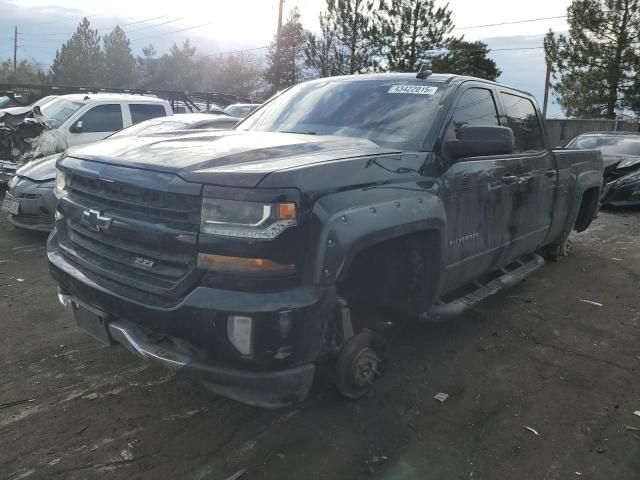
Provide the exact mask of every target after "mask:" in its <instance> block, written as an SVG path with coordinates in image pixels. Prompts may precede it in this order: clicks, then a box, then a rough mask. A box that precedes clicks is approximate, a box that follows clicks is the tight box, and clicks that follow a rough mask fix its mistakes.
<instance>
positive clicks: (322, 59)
mask: <svg viewBox="0 0 640 480" xmlns="http://www.w3.org/2000/svg"><path fill="white" fill-rule="evenodd" d="M304 53H305V64H306V65H307V67H309V68H310V69H311V70H312V71H313V73H314V74H315V76H317V77H321V78H322V77H331V76H335V75H344V74H345V73H346V72H347V71H348V65H347V60H346V58H345V57H346V55H345V53H344V48H341V46H340V44H339V42H338V38H337V36H336V32H335V30H334V29H333V28H332V26H331V23H330V19H329V17H328V15H327V14H326V13H323V14H321V15H320V34H319V35H317V34H315V33H313V32H307V46H306V47H305V51H304Z"/></svg>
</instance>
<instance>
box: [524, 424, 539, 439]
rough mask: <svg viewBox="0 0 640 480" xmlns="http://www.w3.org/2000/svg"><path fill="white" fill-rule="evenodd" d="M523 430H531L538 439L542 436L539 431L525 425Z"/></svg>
mask: <svg viewBox="0 0 640 480" xmlns="http://www.w3.org/2000/svg"><path fill="white" fill-rule="evenodd" d="M522 428H524V429H525V430H529V431H530V432H531V433H533V434H534V435H535V436H536V437H539V436H540V434H539V433H538V431H537V430H536V429H535V428H532V427H529V426H527V425H523V426H522Z"/></svg>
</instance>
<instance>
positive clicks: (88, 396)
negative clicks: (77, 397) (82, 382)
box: [82, 393, 98, 400]
mask: <svg viewBox="0 0 640 480" xmlns="http://www.w3.org/2000/svg"><path fill="white" fill-rule="evenodd" d="M82 398H86V399H87V400H95V399H96V398H98V394H97V393H90V394H89V395H84V396H83V397H82Z"/></svg>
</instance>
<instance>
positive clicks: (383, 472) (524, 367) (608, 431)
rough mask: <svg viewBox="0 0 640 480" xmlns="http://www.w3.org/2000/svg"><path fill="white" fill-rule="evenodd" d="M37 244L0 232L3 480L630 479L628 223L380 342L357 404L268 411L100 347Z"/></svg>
mask: <svg viewBox="0 0 640 480" xmlns="http://www.w3.org/2000/svg"><path fill="white" fill-rule="evenodd" d="M45 240H46V238H45V237H44V236H42V235H37V234H31V233H28V232H22V231H18V230H15V229H13V228H12V227H11V226H10V225H9V224H8V223H7V222H6V220H5V219H4V218H3V219H2V220H0V324H1V325H2V329H3V335H2V336H1V337H0V365H2V369H3V373H2V375H1V376H0V478H3V479H4V478H7V479H14V480H18V479H25V478H29V479H36V478H37V479H40V478H46V479H57V478H70V479H93V478H110V479H111V478H126V479H131V478H144V479H147V478H148V479H158V478H171V479H176V478H180V479H216V480H218V479H220V480H230V479H234V480H238V479H241V480H250V479H263V478H264V479H331V480H335V479H360V478H379V479H389V480H391V479H393V480H401V479H504V480H513V479H540V480H552V479H558V480H560V479H562V480H564V479H574V478H575V479H578V478H580V479H603V480H605V479H606V480H610V479H616V480H623V479H629V480H637V479H638V478H640V430H633V429H634V428H635V429H640V417H638V416H634V415H633V411H635V410H640V375H639V372H640V342H639V339H640V297H639V295H638V292H639V286H640V212H638V211H624V212H613V213H612V212H608V213H604V212H603V213H602V214H601V215H600V217H599V218H598V220H597V221H596V223H595V225H594V227H593V228H591V229H590V230H589V231H588V232H586V233H585V234H582V235H576V236H574V237H573V241H572V244H571V253H570V256H569V257H567V258H563V259H561V261H559V262H557V263H556V262H552V263H548V264H547V265H546V266H545V267H544V268H543V269H541V270H540V271H539V272H537V273H536V274H535V275H534V276H533V277H531V278H530V279H529V280H528V281H526V282H524V283H523V284H521V285H519V286H517V287H514V288H512V289H510V290H507V291H505V292H503V293H501V294H499V295H497V296H495V297H493V298H490V299H488V300H487V301H485V302H484V303H483V304H481V305H480V306H479V307H478V308H476V309H475V310H474V311H472V312H470V313H468V314H466V315H464V316H463V317H461V318H458V319H457V320H455V321H451V322H448V323H445V324H438V325H421V326H418V327H414V328H411V329H406V330H398V331H393V332H390V335H389V336H390V342H389V343H390V355H391V362H390V365H389V366H388V368H387V371H386V373H385V375H384V376H383V377H382V378H381V379H380V380H379V382H378V383H377V384H376V388H375V390H374V391H373V392H372V393H371V394H370V395H369V397H368V398H365V399H362V400H360V401H356V402H352V401H345V400H344V399H342V398H340V397H339V396H338V395H337V394H336V393H335V391H334V389H333V387H332V386H331V384H330V383H329V381H327V380H324V379H322V378H320V379H319V380H318V381H316V384H315V385H314V389H313V391H312V393H311V395H310V397H309V399H308V400H307V401H306V402H305V403H303V404H301V405H298V406H296V407H293V408H288V409H281V410H261V409H257V408H252V407H248V406H245V405H241V404H239V403H236V402H233V401H231V400H227V399H225V398H221V397H218V396H215V395H213V394H211V393H209V392H208V391H206V390H205V389H204V388H203V387H201V386H200V384H198V383H196V382H193V381H191V380H189V379H187V378H184V377H182V376H179V375H177V376H176V375H174V374H172V373H170V372H168V371H165V370H163V369H162V368H158V367H156V366H153V365H150V364H148V363H146V362H144V361H142V360H140V359H138V358H136V357H135V356H132V355H131V354H130V353H128V352H127V351H125V350H124V349H122V348H112V349H109V348H106V347H102V346H100V345H99V344H97V343H96V342H95V341H94V340H92V339H91V338H90V337H88V336H87V335H85V334H84V333H82V332H81V331H80V330H79V329H78V328H77V327H76V326H75V324H74V321H73V320H72V319H71V318H70V316H69V315H68V314H67V313H66V312H65V311H64V310H63V308H62V307H61V306H60V305H59V303H58V301H57V298H56V289H55V285H54V283H53V281H52V280H51V278H50V277H49V274H48V272H47V265H46V255H45ZM582 300H590V301H593V302H597V303H599V304H601V305H602V306H597V305H594V304H589V303H586V302H583V301H582ZM438 392H445V393H448V394H449V398H448V399H447V400H446V401H445V402H443V403H440V402H438V401H436V400H434V398H433V396H434V395H435V394H436V393H438ZM626 426H628V427H631V429H628V428H626ZM534 430H535V432H534Z"/></svg>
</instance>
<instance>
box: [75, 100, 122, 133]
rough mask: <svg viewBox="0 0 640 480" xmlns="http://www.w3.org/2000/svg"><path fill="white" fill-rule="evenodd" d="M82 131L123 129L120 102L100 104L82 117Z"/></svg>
mask: <svg viewBox="0 0 640 480" xmlns="http://www.w3.org/2000/svg"><path fill="white" fill-rule="evenodd" d="M80 121H82V132H83V133H89V132H117V131H118V130H120V129H122V108H121V107H120V105H118V104H108V105H98V106H96V107H93V108H92V109H91V110H89V111H88V112H87V113H85V114H84V115H83V116H82V118H81V119H80Z"/></svg>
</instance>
